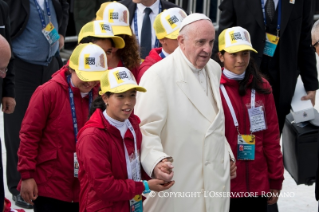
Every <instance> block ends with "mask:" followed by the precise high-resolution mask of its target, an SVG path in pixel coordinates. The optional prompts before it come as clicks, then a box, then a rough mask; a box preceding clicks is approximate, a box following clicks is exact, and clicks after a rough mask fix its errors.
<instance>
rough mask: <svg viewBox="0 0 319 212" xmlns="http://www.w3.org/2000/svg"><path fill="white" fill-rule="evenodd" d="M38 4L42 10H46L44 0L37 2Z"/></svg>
mask: <svg viewBox="0 0 319 212" xmlns="http://www.w3.org/2000/svg"><path fill="white" fill-rule="evenodd" d="M37 1H38V4H39V5H40V7H41V9H42V10H44V8H45V7H44V0H37Z"/></svg>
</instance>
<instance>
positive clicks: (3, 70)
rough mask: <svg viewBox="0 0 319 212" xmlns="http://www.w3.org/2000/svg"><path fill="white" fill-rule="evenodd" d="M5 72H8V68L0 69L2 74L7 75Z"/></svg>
mask: <svg viewBox="0 0 319 212" xmlns="http://www.w3.org/2000/svg"><path fill="white" fill-rule="evenodd" d="M7 71H8V68H3V69H0V72H2V73H7Z"/></svg>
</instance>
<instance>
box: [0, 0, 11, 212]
mask: <svg viewBox="0 0 319 212" xmlns="http://www.w3.org/2000/svg"><path fill="white" fill-rule="evenodd" d="M0 34H1V35H2V36H3V37H4V38H5V39H6V40H7V41H8V43H9V44H10V19H9V7H8V5H7V4H6V3H5V2H4V1H2V0H0ZM0 86H1V87H0V88H1V90H0V105H1V100H2V97H13V98H14V73H13V72H12V70H9V71H8V72H7V74H6V77H5V78H4V79H2V78H0ZM0 142H1V140H0ZM0 152H2V149H1V145H0ZM4 196H5V193H4V186H3V166H2V157H0V211H2V210H3V202H4Z"/></svg>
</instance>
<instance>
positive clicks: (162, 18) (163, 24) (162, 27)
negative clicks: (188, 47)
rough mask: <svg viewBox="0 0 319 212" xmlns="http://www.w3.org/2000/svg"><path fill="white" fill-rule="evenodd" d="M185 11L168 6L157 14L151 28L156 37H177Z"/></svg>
mask: <svg viewBox="0 0 319 212" xmlns="http://www.w3.org/2000/svg"><path fill="white" fill-rule="evenodd" d="M186 16H187V15H186V13H185V12H184V10H182V9H180V8H170V9H168V10H164V11H163V12H162V13H160V14H158V15H157V16H156V18H155V20H154V24H153V28H154V29H155V34H156V37H157V38H158V39H163V38H169V39H177V37H178V35H179V29H180V26H181V23H182V21H183V20H184V18H186Z"/></svg>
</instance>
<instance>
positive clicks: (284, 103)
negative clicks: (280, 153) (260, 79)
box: [213, 0, 318, 131]
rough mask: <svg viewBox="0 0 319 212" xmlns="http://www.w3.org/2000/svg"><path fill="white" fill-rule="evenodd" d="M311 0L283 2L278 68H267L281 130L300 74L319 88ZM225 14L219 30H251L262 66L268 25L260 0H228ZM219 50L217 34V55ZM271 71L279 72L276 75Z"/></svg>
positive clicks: (312, 87) (310, 85)
mask: <svg viewBox="0 0 319 212" xmlns="http://www.w3.org/2000/svg"><path fill="white" fill-rule="evenodd" d="M311 2H312V1H309V0H296V1H295V4H290V3H289V1H288V0H285V1H282V21H281V30H280V40H279V44H278V47H277V49H276V53H275V59H277V61H278V62H277V64H276V66H275V67H273V68H274V70H268V71H267V70H266V71H265V70H263V73H264V74H265V75H266V76H267V77H268V79H269V81H270V83H271V85H272V86H273V93H274V97H275V101H276V109H277V113H278V121H279V126H280V131H281V130H282V128H283V126H284V121H285V116H286V115H287V114H288V113H289V111H290V103H291V100H292V96H293V94H294V90H295V85H296V81H297V77H298V75H299V74H300V75H301V77H302V80H303V82H304V85H305V89H306V90H307V91H314V90H317V89H318V80H317V69H316V58H315V54H314V52H313V50H312V49H311V48H310V44H311V34H310V32H311V28H312V24H313V14H312V12H311ZM219 8H220V10H221V17H220V21H219V30H218V33H217V35H219V33H220V32H221V31H222V30H224V29H226V28H229V27H232V26H241V27H243V28H245V29H247V30H248V31H249V33H250V36H251V40H252V45H253V47H254V48H255V49H256V50H257V51H258V54H256V53H253V52H252V54H251V56H252V57H253V59H255V62H256V63H257V65H258V66H260V65H261V64H262V60H263V58H264V56H263V49H264V46H265V25H264V21H263V20H264V19H263V14H262V10H261V2H260V0H241V1H238V0H224V1H222V3H221V5H220V6H219ZM217 51H218V37H217V36H216V40H215V44H214V49H213V54H214V53H216V52H217ZM271 72H272V73H274V72H276V73H277V74H278V76H277V77H276V76H275V77H274V76H272V75H271Z"/></svg>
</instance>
